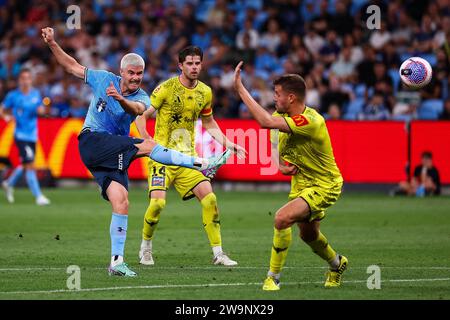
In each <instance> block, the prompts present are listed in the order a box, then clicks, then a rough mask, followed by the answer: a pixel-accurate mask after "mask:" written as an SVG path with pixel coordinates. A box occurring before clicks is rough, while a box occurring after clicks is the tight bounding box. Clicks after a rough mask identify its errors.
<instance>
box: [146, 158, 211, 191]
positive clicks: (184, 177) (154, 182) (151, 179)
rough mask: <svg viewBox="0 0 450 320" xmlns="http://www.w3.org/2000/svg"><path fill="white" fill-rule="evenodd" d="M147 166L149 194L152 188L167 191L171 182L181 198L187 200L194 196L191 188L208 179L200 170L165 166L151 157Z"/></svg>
mask: <svg viewBox="0 0 450 320" xmlns="http://www.w3.org/2000/svg"><path fill="white" fill-rule="evenodd" d="M148 168H149V175H148V190H149V195H150V193H151V192H152V191H154V190H163V191H167V190H168V189H169V187H170V185H171V184H172V183H173V185H174V187H175V189H176V190H177V191H178V193H179V194H180V196H181V197H182V198H183V200H189V199H191V198H194V197H195V195H194V194H193V193H192V189H194V188H195V187H196V186H197V185H198V184H199V183H200V182H203V181H210V179H209V178H207V177H205V176H204V175H203V174H202V173H201V172H200V171H197V170H194V169H189V168H184V167H178V166H166V165H164V164H161V163H159V162H156V161H153V160H151V159H149V163H148Z"/></svg>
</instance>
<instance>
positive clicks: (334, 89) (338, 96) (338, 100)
mask: <svg viewBox="0 0 450 320" xmlns="http://www.w3.org/2000/svg"><path fill="white" fill-rule="evenodd" d="M349 100H350V96H349V94H348V93H347V92H345V91H344V90H343V89H342V85H341V81H340V79H339V78H338V77H337V76H335V75H333V74H331V75H330V78H329V89H328V90H326V93H325V94H323V95H322V99H321V102H322V103H321V108H320V111H321V112H322V113H328V108H329V106H330V105H331V104H336V105H337V106H338V107H339V109H340V110H342V109H343V107H344V105H345V104H346V103H347V102H348V101H349Z"/></svg>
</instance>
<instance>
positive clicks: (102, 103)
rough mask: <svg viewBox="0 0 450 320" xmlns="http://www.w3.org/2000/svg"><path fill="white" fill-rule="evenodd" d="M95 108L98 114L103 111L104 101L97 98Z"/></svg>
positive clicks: (104, 107)
mask: <svg viewBox="0 0 450 320" xmlns="http://www.w3.org/2000/svg"><path fill="white" fill-rule="evenodd" d="M96 107H97V111H98V112H103V111H105V109H106V101H105V100H103V99H102V98H99V99H98V101H97V105H96Z"/></svg>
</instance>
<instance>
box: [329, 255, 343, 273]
mask: <svg viewBox="0 0 450 320" xmlns="http://www.w3.org/2000/svg"><path fill="white" fill-rule="evenodd" d="M340 262H341V259H339V255H338V254H337V253H336V257H335V258H334V259H333V261H331V262H330V267H331V269H333V270H336V269H337V268H339V264H340Z"/></svg>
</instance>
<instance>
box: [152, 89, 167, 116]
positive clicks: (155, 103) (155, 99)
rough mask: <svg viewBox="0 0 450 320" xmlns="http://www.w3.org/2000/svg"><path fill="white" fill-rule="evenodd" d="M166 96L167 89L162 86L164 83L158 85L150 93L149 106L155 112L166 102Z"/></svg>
mask: <svg viewBox="0 0 450 320" xmlns="http://www.w3.org/2000/svg"><path fill="white" fill-rule="evenodd" d="M167 94H168V88H167V87H166V86H165V85H164V83H162V84H160V85H158V86H157V87H156V88H155V89H154V90H153V92H152V95H151V98H150V104H151V106H152V107H154V108H155V109H156V110H158V109H159V108H161V106H162V105H163V103H164V101H165V100H166V97H167Z"/></svg>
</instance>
